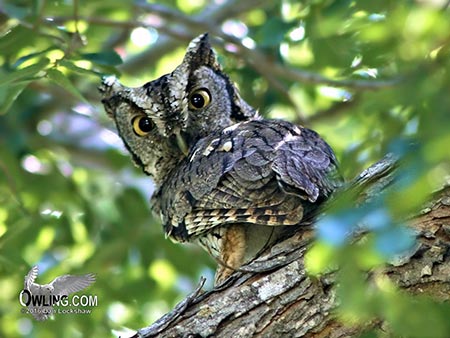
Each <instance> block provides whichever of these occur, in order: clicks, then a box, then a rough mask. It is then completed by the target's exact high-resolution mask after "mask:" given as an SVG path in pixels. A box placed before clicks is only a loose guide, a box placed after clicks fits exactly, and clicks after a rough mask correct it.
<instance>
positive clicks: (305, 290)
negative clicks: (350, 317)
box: [133, 156, 450, 338]
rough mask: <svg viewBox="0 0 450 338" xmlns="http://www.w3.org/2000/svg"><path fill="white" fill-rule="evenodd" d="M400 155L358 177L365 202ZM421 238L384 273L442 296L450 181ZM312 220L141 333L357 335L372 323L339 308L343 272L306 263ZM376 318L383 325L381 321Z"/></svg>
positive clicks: (420, 222) (448, 280) (436, 198)
mask: <svg viewBox="0 0 450 338" xmlns="http://www.w3.org/2000/svg"><path fill="white" fill-rule="evenodd" d="M395 166H396V161H395V160H394V159H393V158H392V157H389V156H388V157H386V158H385V159H383V160H381V161H380V162H378V163H376V164H375V165H373V166H372V167H370V168H369V169H367V170H366V171H364V172H363V173H362V174H361V175H360V176H359V177H358V178H356V179H355V180H354V181H353V182H351V183H350V187H351V188H352V189H354V188H356V189H357V190H358V196H359V198H360V202H361V203H364V201H367V200H369V199H371V198H372V197H373V196H375V195H376V194H378V193H379V192H380V191H381V190H383V189H385V188H386V187H388V186H389V184H390V182H391V180H392V173H393V171H394V170H395ZM409 224H410V226H411V227H413V228H414V229H415V231H416V232H417V234H418V235H417V237H418V245H417V247H416V250H415V251H414V252H413V253H412V254H411V256H410V257H409V258H407V259H405V260H404V261H403V262H402V263H401V265H398V266H394V265H388V266H386V267H385V268H384V269H383V271H381V272H380V271H377V273H383V274H384V275H385V276H388V277H389V278H390V279H391V280H392V281H393V282H395V283H396V284H397V285H398V286H399V287H401V288H403V289H405V290H408V292H411V293H414V294H426V295H429V296H431V297H433V298H435V299H439V300H442V301H444V300H448V299H449V298H450V254H449V253H450V187H449V186H448V185H447V186H446V187H444V188H443V189H442V190H441V191H439V192H437V193H435V194H433V196H431V197H430V201H429V203H428V205H427V206H426V207H425V209H423V210H422V211H421V212H420V215H418V216H415V217H413V218H412V219H411V221H410V223H409ZM313 236H314V231H313V229H312V227H309V228H307V229H305V230H304V231H301V232H297V233H295V234H294V235H293V236H291V237H289V238H287V239H286V240H284V241H282V242H280V243H278V244H277V245H275V246H274V247H272V248H270V249H269V250H268V252H266V253H265V254H263V255H262V256H260V257H259V258H258V259H257V260H255V261H254V262H252V263H251V264H250V265H248V266H247V267H246V268H247V269H248V270H258V271H264V272H258V273H255V272H243V271H237V272H235V273H234V274H233V276H232V277H231V278H230V279H229V280H228V281H227V282H226V283H225V284H224V285H222V286H221V287H219V288H216V289H214V290H211V291H207V292H202V291H201V287H202V282H201V283H200V285H199V287H198V289H197V290H196V291H195V292H193V293H192V294H191V295H189V296H188V297H187V298H186V299H185V300H183V301H182V302H181V303H179V304H178V305H177V306H176V308H175V309H174V310H172V311H171V312H170V313H168V314H166V315H165V316H164V317H162V318H161V319H160V320H158V321H157V322H155V323H154V324H153V325H150V326H149V327H146V328H143V329H141V330H139V331H138V332H137V333H136V334H135V335H134V336H133V337H191V338H194V337H272V338H273V337H332V338H334V337H336V338H337V337H352V336H356V335H357V334H359V333H361V331H362V330H363V329H366V328H367V327H349V326H345V325H344V324H343V323H341V322H339V321H338V320H337V319H336V318H335V316H334V315H333V309H334V307H335V306H336V293H335V288H334V287H333V285H334V282H335V274H334V273H330V274H328V275H326V276H324V277H323V278H321V280H320V281H318V280H315V279H314V278H310V277H309V276H308V275H307V274H306V272H305V268H304V264H303V262H304V259H303V258H304V254H305V252H306V251H307V249H308V246H309V244H310V243H311V241H312V239H313ZM368 325H371V326H381V325H382V323H380V322H374V323H370V324H368Z"/></svg>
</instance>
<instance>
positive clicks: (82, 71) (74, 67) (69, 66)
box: [58, 60, 101, 76]
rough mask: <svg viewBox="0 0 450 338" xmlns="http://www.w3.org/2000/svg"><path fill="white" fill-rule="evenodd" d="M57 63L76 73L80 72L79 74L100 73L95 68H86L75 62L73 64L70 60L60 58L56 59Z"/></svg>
mask: <svg viewBox="0 0 450 338" xmlns="http://www.w3.org/2000/svg"><path fill="white" fill-rule="evenodd" d="M58 64H59V65H60V66H63V67H65V68H67V69H69V70H71V71H73V72H75V73H77V74H81V75H97V76H98V75H101V74H100V73H99V72H96V71H95V70H92V69H86V68H83V67H79V66H77V65H76V64H74V63H73V62H72V61H70V60H60V61H58Z"/></svg>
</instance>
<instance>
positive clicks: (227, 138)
mask: <svg viewBox="0 0 450 338" xmlns="http://www.w3.org/2000/svg"><path fill="white" fill-rule="evenodd" d="M340 183H341V179H340V176H339V174H338V171H337V164H336V158H335V155H334V153H333V151H332V150H331V148H330V147H329V146H328V144H327V143H326V142H325V141H324V140H323V139H322V138H320V136H319V135H318V134H317V133H316V132H314V131H312V130H309V129H306V128H303V127H299V126H296V125H293V124H291V123H289V122H285V121H279V120H264V119H253V120H250V121H246V122H241V123H237V124H235V125H233V126H231V127H228V128H225V129H224V130H222V131H220V132H216V133H212V134H211V135H210V136H208V137H206V138H204V139H201V140H200V141H199V142H198V143H197V144H196V146H195V147H193V148H192V149H191V152H190V154H189V156H188V157H187V158H186V159H185V160H184V161H183V162H182V163H180V165H179V166H178V167H177V168H176V170H175V171H174V172H172V173H171V175H168V180H167V181H166V182H165V183H164V184H163V185H162V186H161V188H160V189H159V190H158V191H157V193H156V194H155V195H154V197H153V198H152V205H153V210H154V211H155V212H156V213H157V214H159V215H160V216H161V219H162V220H163V224H164V230H165V232H166V234H167V235H168V236H169V237H170V238H171V239H173V240H175V241H179V242H186V241H193V240H195V239H197V238H199V237H200V236H204V235H205V234H207V233H208V232H211V230H212V229H214V228H215V227H218V226H226V225H232V224H255V225H264V226H286V225H296V224H300V223H301V221H302V218H303V216H304V213H305V212H306V211H309V210H312V209H314V208H315V205H319V204H320V201H322V200H323V199H324V198H326V197H328V196H329V195H330V194H331V192H332V191H334V190H335V189H336V187H337V186H339V185H340Z"/></svg>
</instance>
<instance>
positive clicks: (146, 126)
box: [131, 115, 153, 136]
mask: <svg viewBox="0 0 450 338" xmlns="http://www.w3.org/2000/svg"><path fill="white" fill-rule="evenodd" d="M131 124H132V125H133V130H134V132H135V133H136V135H138V136H145V135H147V134H148V133H150V132H151V131H152V129H153V122H152V120H151V119H150V118H149V117H148V116H143V115H141V116H136V117H134V118H133V119H132V120H131Z"/></svg>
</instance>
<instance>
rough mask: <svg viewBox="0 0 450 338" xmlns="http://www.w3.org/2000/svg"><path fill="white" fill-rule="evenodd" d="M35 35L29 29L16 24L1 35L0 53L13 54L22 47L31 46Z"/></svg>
mask: <svg viewBox="0 0 450 338" xmlns="http://www.w3.org/2000/svg"><path fill="white" fill-rule="evenodd" d="M37 36H38V35H37V34H35V32H33V31H32V30H31V29H29V28H25V27H24V26H20V25H18V26H16V27H14V28H12V29H11V30H9V31H7V33H6V34H4V35H2V36H1V39H0V54H3V55H15V54H17V53H18V51H20V50H21V49H22V48H24V47H27V46H33V45H34V40H35V38H36V37H37Z"/></svg>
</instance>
